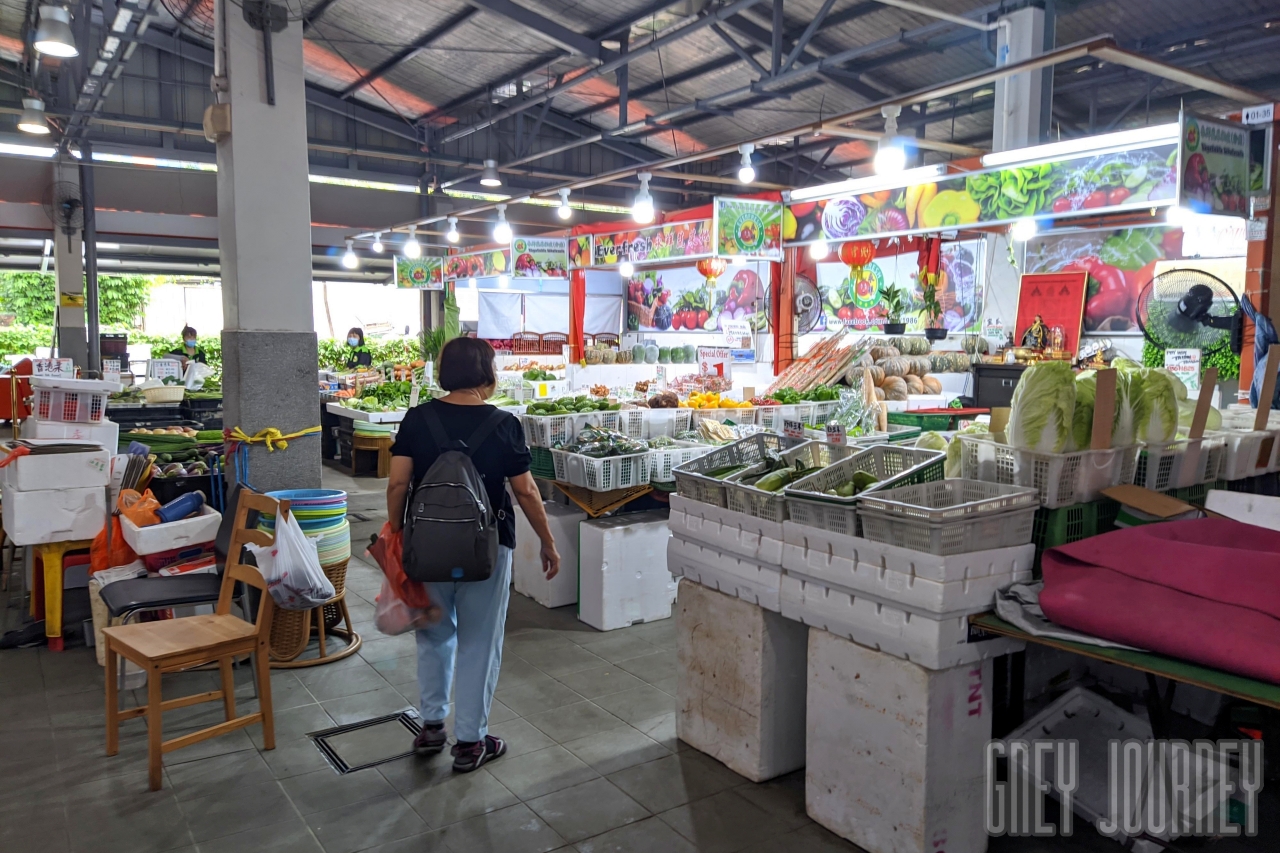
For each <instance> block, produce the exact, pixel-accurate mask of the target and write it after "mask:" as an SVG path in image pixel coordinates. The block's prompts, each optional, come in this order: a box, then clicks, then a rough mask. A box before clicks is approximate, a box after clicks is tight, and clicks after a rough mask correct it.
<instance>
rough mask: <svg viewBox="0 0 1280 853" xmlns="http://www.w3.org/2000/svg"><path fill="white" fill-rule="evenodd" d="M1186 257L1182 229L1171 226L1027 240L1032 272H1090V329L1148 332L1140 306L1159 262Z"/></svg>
mask: <svg viewBox="0 0 1280 853" xmlns="http://www.w3.org/2000/svg"><path fill="white" fill-rule="evenodd" d="M1181 257H1182V229H1180V228H1173V227H1170V226H1166V225H1154V226H1149V227H1144V228H1115V229H1111V228H1105V229H1092V230H1080V231H1067V232H1063V233H1060V234H1044V235H1040V236H1037V237H1034V238H1032V239H1031V240H1028V241H1027V258H1026V264H1025V266H1026V272H1028V273H1051V272H1084V273H1087V274H1088V276H1089V279H1088V290H1087V291H1086V294H1085V305H1084V329H1085V331H1086V332H1099V333H1106V334H1111V335H1116V334H1121V335H1123V334H1134V335H1139V334H1142V330H1141V329H1139V328H1138V321H1137V317H1136V315H1135V314H1134V308H1135V306H1136V305H1137V301H1138V294H1139V293H1140V292H1141V291H1142V288H1143V287H1145V286H1146V285H1147V283H1148V282H1150V281H1151V279H1152V278H1153V277H1154V276H1155V269H1156V262H1157V261H1163V260H1177V259H1179V258H1181Z"/></svg>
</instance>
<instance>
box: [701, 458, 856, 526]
mask: <svg viewBox="0 0 1280 853" xmlns="http://www.w3.org/2000/svg"><path fill="white" fill-rule="evenodd" d="M856 452H858V449H857V448H854V447H847V446H844V445H839V444H827V443H826V442H817V441H810V442H808V443H806V444H802V445H800V446H799V447H795V448H792V449H791V450H787V451H785V452H784V453H783V454H782V458H783V459H785V460H786V461H788V462H791V463H794V462H796V461H800V460H803V462H804V464H805V465H807V466H808V467H810V468H826V467H827V466H829V465H832V464H834V463H835V462H837V461H839V460H841V459H844V458H847V457H849V456H852V455H853V454H854V453H856ZM745 474H746V471H743V472H741V473H738V474H734V475H733V476H731V477H728V478H726V479H725V498H726V501H727V506H728V508H729V509H731V510H733V511H734V512H743V513H746V514H747V515H751V516H755V517H756V518H763V519H766V520H768V521H786V520H787V500H786V494H785V490H783V489H779V490H778V491H776V492H766V491H762V490H760V489H757V488H756V487H754V486H748V485H745V484H743V483H740V482H738V481H739V480H740V479H741V478H742V477H743V475H745ZM808 476H812V475H808Z"/></svg>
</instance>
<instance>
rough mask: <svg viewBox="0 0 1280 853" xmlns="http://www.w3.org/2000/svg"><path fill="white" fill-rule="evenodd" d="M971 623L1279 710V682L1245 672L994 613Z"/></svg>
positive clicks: (976, 626) (979, 617) (1005, 634)
mask: <svg viewBox="0 0 1280 853" xmlns="http://www.w3.org/2000/svg"><path fill="white" fill-rule="evenodd" d="M969 624H970V625H972V626H974V627H975V628H981V629H982V630H984V631H990V632H991V633H993V634H1001V635H1003V636H1006V637H1013V638H1014V639H1018V640H1025V641H1026V642H1028V643H1039V644H1040V645H1042V646H1050V647H1052V648H1055V649H1062V650H1063V651H1068V652H1075V653H1076V654H1079V655H1084V656H1085V657H1089V658H1093V659H1095V660H1100V661H1106V662H1107V663H1114V664H1118V665H1120V666H1127V667H1129V668H1130V669H1136V670H1138V671H1140V672H1149V673H1151V674H1152V675H1159V676H1162V677H1164V678H1170V679H1173V680H1174V681H1180V682H1182V683H1183V684H1194V685H1195V686H1197V687H1203V688H1205V689H1206V690H1214V691H1216V692H1218V693H1225V694H1226V695H1228V696H1234V697H1236V698H1237V699H1244V700H1245V701H1248V702H1256V703H1257V704H1259V705H1266V706H1267V707H1269V708H1276V709H1277V710H1280V685H1276V684H1271V683H1269V682H1266V681H1258V680H1257V679H1254V678H1246V677H1245V676H1243V675H1235V674H1233V673H1230V672H1224V671H1222V670H1220V669H1212V668H1210V667H1207V666H1200V665H1199V664H1195V663H1190V662H1189V661H1184V660H1179V659H1178V658H1171V657H1165V656H1164V655H1158V654H1154V653H1152V652H1134V651H1129V650H1128V649H1111V648H1107V647H1105V646H1091V645H1088V644H1087V643H1073V642H1070V641H1068V640H1058V639H1054V638H1052V637H1034V636H1032V635H1031V634H1028V633H1026V632H1025V631H1023V630H1021V629H1019V628H1017V627H1015V626H1013V625H1011V624H1009V623H1008V622H1006V621H1004V620H1003V619H1001V618H1000V617H999V616H996V615H995V614H994V613H983V614H980V615H978V616H970V617H969Z"/></svg>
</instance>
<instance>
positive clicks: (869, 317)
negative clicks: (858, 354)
mask: <svg viewBox="0 0 1280 853" xmlns="http://www.w3.org/2000/svg"><path fill="white" fill-rule="evenodd" d="M917 257H918V256H917V253H916V252H908V253H906V254H901V255H887V256H881V257H878V258H876V259H875V260H874V261H872V262H871V263H869V264H867V265H866V266H864V267H862V271H861V273H860V274H859V275H858V278H857V280H856V281H855V280H854V279H853V277H852V275H851V273H850V270H849V267H848V266H846V265H845V264H843V263H820V264H818V265H817V267H818V282H817V284H818V291H819V293H820V294H821V295H822V309H823V315H824V317H823V322H824V323H825V328H828V329H833V328H836V327H838V326H848V327H850V328H854V329H878V328H880V327H881V326H883V324H884V323H886V322H887V321H888V311H887V310H886V308H885V306H884V303H883V301H882V299H883V295H884V291H885V289H886V288H888V287H891V286H892V287H897V288H899V289H900V290H901V291H902V292H903V296H902V307H903V311H902V322H904V323H906V324H907V331H909V332H911V331H919V330H920V329H923V328H924V327H925V326H926V325H927V324H926V322H925V317H924V316H923V309H924V294H923V292H922V291H921V289H920V283H919V281H918V280H917V272H918V267H917ZM984 257H985V256H984V253H983V252H982V241H981V240H964V241H961V242H956V243H944V244H943V246H942V263H941V268H940V270H939V275H938V286H937V293H938V302H939V304H941V305H942V323H943V325H944V326H945V327H946V328H947V329H948V330H950V331H952V332H973V333H977V331H978V327H979V325H980V322H981V314H982V311H981V307H982V306H981V304H980V302H981V298H982V294H981V293H980V289H979V284H978V283H979V282H980V281H981V280H982V278H983V276H982V274H981V265H982V263H983V259H984Z"/></svg>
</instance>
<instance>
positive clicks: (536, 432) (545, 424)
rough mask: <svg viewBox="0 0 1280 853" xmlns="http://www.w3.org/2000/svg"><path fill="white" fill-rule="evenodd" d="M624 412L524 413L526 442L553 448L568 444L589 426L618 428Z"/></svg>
mask: <svg viewBox="0 0 1280 853" xmlns="http://www.w3.org/2000/svg"><path fill="white" fill-rule="evenodd" d="M621 414H622V412H583V413H582V414H573V415H522V416H521V417H520V422H521V423H522V424H523V425H524V438H525V443H526V444H528V445H529V446H530V447H546V448H552V447H555V446H556V445H557V444H568V443H569V442H571V441H573V440H574V439H576V438H577V437H578V433H580V432H582V431H583V430H584V429H586V428H587V427H591V426H595V427H603V428H605V429H613V430H616V429H618V425H619V423H620V418H619V417H618V416H619V415H621Z"/></svg>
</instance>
